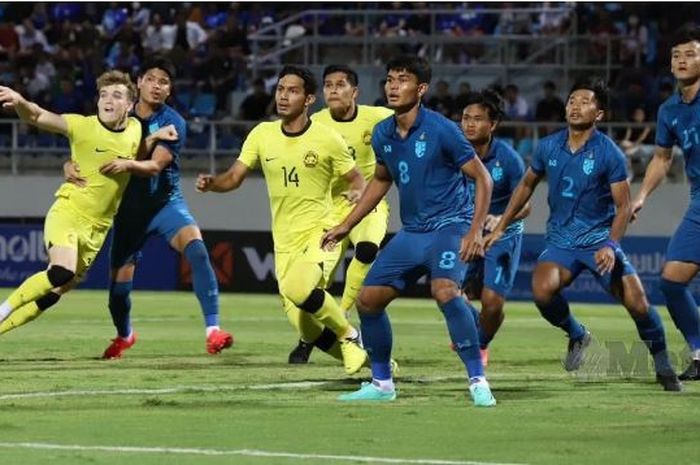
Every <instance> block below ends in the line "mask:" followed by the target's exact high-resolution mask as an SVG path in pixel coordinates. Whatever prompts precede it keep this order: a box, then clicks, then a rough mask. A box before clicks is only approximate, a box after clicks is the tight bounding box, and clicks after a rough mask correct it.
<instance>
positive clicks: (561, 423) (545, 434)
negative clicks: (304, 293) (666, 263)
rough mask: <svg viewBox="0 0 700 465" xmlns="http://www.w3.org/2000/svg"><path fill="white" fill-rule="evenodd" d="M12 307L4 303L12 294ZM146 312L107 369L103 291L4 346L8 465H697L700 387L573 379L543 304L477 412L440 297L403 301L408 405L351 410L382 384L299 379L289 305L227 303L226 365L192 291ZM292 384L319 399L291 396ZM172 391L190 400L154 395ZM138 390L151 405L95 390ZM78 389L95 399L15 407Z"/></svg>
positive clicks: (609, 328) (402, 395)
mask: <svg viewBox="0 0 700 465" xmlns="http://www.w3.org/2000/svg"><path fill="white" fill-rule="evenodd" d="M7 293H8V290H7V289H3V290H0V297H4V296H6V295H7ZM133 302H134V312H133V314H134V326H135V328H136V330H137V332H138V333H139V336H140V339H139V342H138V343H137V344H136V346H134V348H133V349H131V350H130V351H128V352H127V353H126V356H125V357H124V358H123V359H122V360H118V361H102V360H98V359H97V356H98V355H100V354H101V353H102V350H104V348H105V347H106V345H107V343H108V342H109V339H110V338H111V337H113V329H112V324H111V320H110V318H109V312H108V311H107V309H106V293H105V292H92V291H78V292H74V293H72V294H70V295H68V296H66V297H64V299H63V300H62V301H61V302H60V303H59V304H58V305H57V306H56V308H55V309H51V310H50V311H49V312H48V313H47V315H45V316H44V317H42V318H41V319H39V320H37V321H35V322H33V323H30V324H29V325H27V326H25V327H23V328H20V329H19V330H16V331H14V332H12V333H9V334H7V335H4V336H2V338H0V379H1V381H0V463H2V464H8V465H9V464H39V463H42V464H43V463H51V464H52V465H59V464H70V465H80V464H118V463H127V462H128V463H134V464H139V465H149V464H163V463H167V464H168V465H179V464H198V465H200V464H201V465H215V464H224V463H235V464H237V465H238V464H244V465H247V464H250V465H260V464H290V465H291V464H302V463H303V464H311V465H316V464H319V465H320V464H329V463H338V464H342V463H352V462H356V461H352V462H351V461H348V460H341V459H330V458H323V457H315V458H314V457H307V458H301V457H298V456H290V457H269V456H267V457H266V456H250V455H221V456H203V455H194V454H182V453H170V454H167V455H166V454H164V453H160V452H153V453H147V452H145V451H133V452H118V451H114V450H111V449H110V450H89V449H88V450H55V449H53V450H47V449H38V448H37V446H31V447H30V448H21V447H19V446H17V445H13V444H15V443H42V444H62V445H78V446H86V447H88V446H116V447H118V446H130V447H154V448H197V449H216V450H219V451H234V450H242V449H250V450H253V449H254V450H260V451H267V452H279V453H290V454H313V455H323V454H326V455H336V456H352V457H358V456H366V457H384V458H393V459H404V460H409V459H412V460H417V459H424V460H433V461H437V460H450V461H463V462H466V461H475V462H485V463H527V464H562V463H567V464H578V463H595V464H603V463H615V464H621V463H630V464H634V465H641V464H658V463H673V464H677V465H681V464H692V463H697V460H696V457H697V443H696V438H697V434H698V430H699V428H700V420H699V419H698V418H699V416H698V401H700V384H690V383H686V386H685V392H683V393H681V394H671V393H664V392H663V391H661V390H660V387H659V386H657V385H656V384H654V382H653V379H652V378H653V372H651V371H649V372H648V373H646V374H645V373H643V372H642V373H641V374H640V373H639V372H637V373H636V374H635V373H631V372H625V373H623V374H620V373H617V372H614V373H613V372H611V373H608V372H607V371H606V365H605V364H603V365H600V364H598V365H596V364H595V363H593V362H591V363H590V364H589V368H588V369H587V370H584V374H583V375H578V376H572V375H568V374H566V373H565V372H564V371H563V369H562V368H561V363H560V361H559V360H560V358H561V356H562V355H563V352H564V348H565V344H566V340H565V338H564V337H563V336H562V334H561V333H560V332H559V331H557V330H555V329H552V328H551V327H549V326H548V324H547V323H546V322H545V321H544V320H542V319H541V318H540V317H539V314H538V313H537V312H536V310H535V309H534V307H533V306H532V305H531V304H526V303H523V304H521V303H517V304H508V307H507V317H506V322H505V324H504V326H503V328H502V331H501V333H500V334H499V335H498V337H497V338H496V340H495V342H494V343H493V346H492V350H491V365H490V366H489V369H488V374H489V375H490V378H491V384H492V387H493V388H494V394H495V396H496V398H497V399H498V406H497V407H496V408H494V409H476V408H474V407H473V406H472V404H471V401H470V400H469V399H468V394H467V391H466V382H465V380H464V372H463V368H462V366H461V363H460V362H459V360H458V359H457V357H456V356H455V354H454V353H452V352H451V351H450V350H449V349H448V338H447V334H446V329H445V326H444V322H443V320H442V316H441V314H440V313H439V311H438V310H437V309H436V307H435V306H434V305H433V304H432V303H431V302H430V301H428V300H408V299H403V300H399V301H397V302H396V303H395V304H394V305H393V306H392V307H391V310H390V316H391V319H392V324H393V328H394V338H395V339H394V357H395V358H396V359H397V360H398V362H399V363H400V365H401V370H400V372H399V376H398V378H397V386H398V390H399V391H398V392H399V397H398V399H397V401H396V402H395V403H392V404H381V405H357V404H350V405H348V404H343V403H339V402H337V401H336V400H335V398H336V396H337V395H338V394H339V393H341V392H346V391H349V390H354V389H356V388H357V387H358V384H359V382H360V380H361V379H364V378H366V377H367V376H368V372H366V371H365V372H363V373H362V374H361V375H358V376H355V377H352V378H348V377H346V376H344V374H343V372H342V369H341V367H340V366H338V365H337V364H336V363H334V361H333V360H331V359H329V358H328V357H327V356H325V354H323V353H320V352H314V354H313V355H312V360H311V363H310V364H309V365H307V366H289V365H287V364H286V358H287V353H288V351H289V349H291V347H293V345H294V343H295V339H296V338H295V335H294V332H293V330H292V329H291V327H290V326H289V324H288V322H287V320H286V318H285V317H284V315H283V312H282V310H281V308H280V306H279V300H278V298H277V297H275V296H255V295H231V294H227V295H223V296H222V301H221V305H222V320H223V321H222V324H223V326H224V327H225V328H227V329H230V330H232V331H233V332H234V333H235V337H236V344H235V346H234V348H233V349H231V350H229V351H227V352H225V353H224V354H222V355H220V356H217V357H212V356H209V355H207V354H206V353H205V350H204V335H203V327H202V323H201V316H200V314H199V310H198V306H197V304H196V301H195V299H194V296H193V295H192V294H190V293H150V292H136V293H134V295H133ZM573 308H574V310H575V312H576V314H577V316H578V317H579V318H580V319H581V320H582V321H583V322H584V323H585V324H586V325H587V326H588V328H589V329H590V330H591V331H592V332H593V334H594V336H595V337H596V338H597V340H598V342H599V343H600V346H599V347H598V348H597V349H596V348H594V349H593V351H592V353H593V354H598V355H601V354H602V355H604V354H605V353H606V352H605V351H604V350H603V348H605V347H612V346H610V345H609V344H610V343H611V342H615V341H619V342H623V343H625V344H626V348H627V350H629V348H630V346H631V345H632V343H633V342H634V341H636V339H637V336H636V331H635V328H634V325H633V323H632V321H631V320H630V318H629V317H628V316H627V314H626V312H625V311H624V310H623V309H622V308H621V307H612V306H602V305H600V306H593V305H574V306H573ZM660 312H661V313H662V314H663V316H664V321H665V323H666V328H667V335H668V337H669V343H670V346H671V348H672V349H673V350H674V351H675V352H676V353H680V352H681V351H682V347H683V343H682V341H681V339H680V337H679V335H678V333H677V331H676V330H675V328H674V326H673V325H672V324H671V323H670V321H669V320H668V318H667V313H666V311H665V309H660ZM606 343H607V344H608V345H606ZM637 368H639V366H638V367H637ZM291 382H307V383H308V385H304V386H302V387H298V388H289V387H286V386H284V385H285V384H287V383H291ZM165 388H173V389H174V391H175V392H161V393H158V392H156V391H155V390H157V389H165ZM124 389H138V390H141V392H139V393H136V392H133V393H115V392H111V393H107V392H103V393H99V392H97V393H96V392H94V391H115V390H124ZM62 391H74V392H73V394H76V393H75V391H86V392H83V393H82V394H80V395H63V396H53V397H50V396H48V395H42V396H40V397H33V398H27V397H24V398H8V397H7V395H8V394H16V393H31V392H36V393H42V392H43V393H56V392H62ZM90 391H92V392H90ZM372 462H373V461H371V460H370V462H369V463H372ZM364 463H368V462H364ZM395 463H399V462H395Z"/></svg>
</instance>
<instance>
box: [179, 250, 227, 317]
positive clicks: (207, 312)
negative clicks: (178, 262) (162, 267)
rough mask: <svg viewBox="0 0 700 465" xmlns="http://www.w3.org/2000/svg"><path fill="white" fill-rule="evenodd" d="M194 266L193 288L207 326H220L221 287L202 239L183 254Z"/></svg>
mask: <svg viewBox="0 0 700 465" xmlns="http://www.w3.org/2000/svg"><path fill="white" fill-rule="evenodd" d="M183 255H184V256H185V258H187V261H188V262H190V265H191V266H192V287H193V288H194V293H195V294H196V295H197V300H199V305H200V306H201V308H202V314H203V315H204V323H205V324H206V326H218V325H219V285H218V283H217V282H216V275H215V274H214V269H213V268H212V266H211V263H210V262H209V253H208V252H207V248H206V246H205V245H204V242H203V241H202V240H201V239H195V240H193V241H192V242H190V243H189V244H187V246H186V247H185V250H184V252H183Z"/></svg>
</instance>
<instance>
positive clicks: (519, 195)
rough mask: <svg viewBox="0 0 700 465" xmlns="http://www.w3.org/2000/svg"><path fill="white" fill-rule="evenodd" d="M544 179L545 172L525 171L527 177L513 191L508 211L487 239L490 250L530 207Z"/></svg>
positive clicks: (487, 246) (530, 169)
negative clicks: (536, 189)
mask: <svg viewBox="0 0 700 465" xmlns="http://www.w3.org/2000/svg"><path fill="white" fill-rule="evenodd" d="M542 178H544V171H543V172H541V173H540V172H537V171H534V170H533V169H532V168H528V169H527V171H525V176H523V179H522V180H521V181H520V183H519V184H518V187H516V188H515V190H514V191H513V195H512V196H511V197H510V201H509V202H508V206H507V207H506V211H504V212H503V215H502V216H501V220H500V221H499V222H498V224H497V225H496V227H495V228H494V230H493V231H492V232H491V234H489V235H488V236H487V237H486V244H485V247H486V248H489V247H490V246H491V245H492V244H493V243H494V242H496V241H497V240H498V239H500V238H501V236H503V233H504V232H505V230H506V228H507V227H508V225H509V224H511V223H512V222H513V221H515V217H516V215H518V214H520V213H521V212H522V210H523V209H524V208H525V207H526V206H528V203H529V201H530V198H531V197H532V194H533V193H534V192H535V188H536V187H537V185H538V184H539V183H540V181H541V180H542Z"/></svg>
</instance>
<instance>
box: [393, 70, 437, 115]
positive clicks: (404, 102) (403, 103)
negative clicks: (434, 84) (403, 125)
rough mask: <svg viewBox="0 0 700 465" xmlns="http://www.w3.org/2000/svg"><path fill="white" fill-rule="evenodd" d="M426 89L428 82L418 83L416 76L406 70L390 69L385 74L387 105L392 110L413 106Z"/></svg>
mask: <svg viewBox="0 0 700 465" xmlns="http://www.w3.org/2000/svg"><path fill="white" fill-rule="evenodd" d="M427 91H428V84H425V83H422V84H420V83H418V77H417V76H416V75H415V74H413V73H409V72H408V71H406V70H390V71H389V72H388V73H387V75H386V84H384V92H386V100H387V106H388V107H389V108H391V109H393V110H397V109H402V108H410V107H413V106H415V105H416V104H417V103H418V102H419V101H420V99H421V97H423V95H424V94H425V93H426V92H427Z"/></svg>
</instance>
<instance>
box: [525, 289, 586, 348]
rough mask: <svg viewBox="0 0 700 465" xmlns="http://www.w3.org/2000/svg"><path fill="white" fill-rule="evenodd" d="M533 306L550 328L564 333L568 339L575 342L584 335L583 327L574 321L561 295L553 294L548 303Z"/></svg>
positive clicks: (537, 303) (536, 303)
mask: <svg viewBox="0 0 700 465" xmlns="http://www.w3.org/2000/svg"><path fill="white" fill-rule="evenodd" d="M535 305H537V308H538V309H539V310H540V313H541V314H542V317H543V318H544V319H545V320H547V321H548V322H549V323H550V324H551V325H552V326H556V327H558V328H561V329H563V330H564V331H566V334H568V335H569V339H572V340H574V341H576V340H578V339H581V338H582V337H583V336H584V335H585V334H586V330H585V329H584V327H583V325H581V323H579V322H578V321H576V318H574V316H573V315H572V314H571V311H569V302H567V301H566V299H565V298H564V296H562V295H561V294H555V295H554V296H553V297H552V300H550V301H549V303H546V304H541V303H540V302H535Z"/></svg>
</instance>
